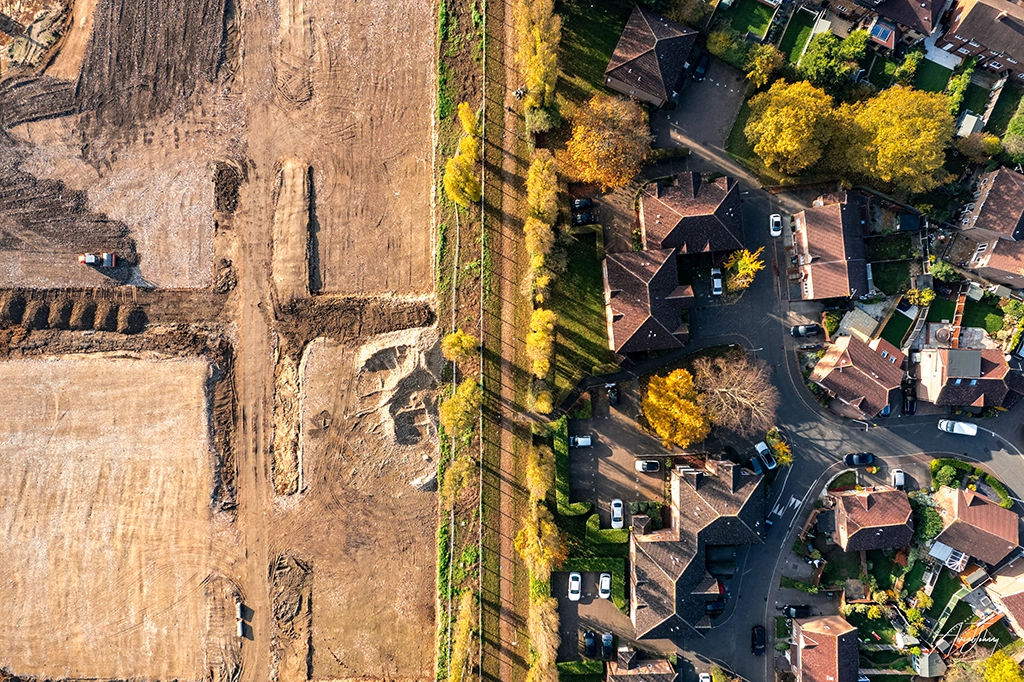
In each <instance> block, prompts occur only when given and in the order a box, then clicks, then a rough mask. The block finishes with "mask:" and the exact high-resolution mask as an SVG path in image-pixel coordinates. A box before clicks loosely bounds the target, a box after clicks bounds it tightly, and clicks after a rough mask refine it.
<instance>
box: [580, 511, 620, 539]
mask: <svg viewBox="0 0 1024 682" xmlns="http://www.w3.org/2000/svg"><path fill="white" fill-rule="evenodd" d="M627 542H629V529H628V528H601V517H600V516H598V515H597V513H594V514H593V515H591V517H590V518H588V519H587V544H588V545H621V544H624V543H627Z"/></svg>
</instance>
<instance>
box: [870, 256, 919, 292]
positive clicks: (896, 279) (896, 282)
mask: <svg viewBox="0 0 1024 682" xmlns="http://www.w3.org/2000/svg"><path fill="white" fill-rule="evenodd" d="M871 275H872V279H873V280H874V282H875V286H876V287H878V288H879V289H881V290H882V291H884V292H885V293H886V294H887V295H889V296H893V295H895V294H898V293H899V292H900V289H902V288H903V287H904V286H907V285H908V284H910V263H909V262H907V261H895V262H892V263H872V264H871Z"/></svg>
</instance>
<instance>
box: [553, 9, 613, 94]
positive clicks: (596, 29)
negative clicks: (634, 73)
mask: <svg viewBox="0 0 1024 682" xmlns="http://www.w3.org/2000/svg"><path fill="white" fill-rule="evenodd" d="M630 9H631V5H630V4H628V3H597V4H593V3H590V2H583V1H582V0H566V2H564V3H562V4H561V5H560V7H559V9H558V13H559V14H560V15H561V17H562V40H561V43H560V47H559V52H558V66H559V67H560V68H559V76H560V78H559V83H558V97H559V98H560V99H561V98H563V97H564V98H565V99H566V100H568V101H569V102H571V103H572V104H574V105H579V104H582V103H583V102H586V101H587V100H588V99H590V98H591V97H592V96H594V95H596V94H598V93H601V92H606V90H605V89H604V87H603V84H604V70H605V68H606V67H607V66H608V60H610V59H611V57H612V52H613V51H614V50H615V45H616V44H617V43H618V42H619V36H620V35H621V33H622V28H623V27H624V26H625V25H626V20H627V19H629V13H630ZM563 113H566V112H563Z"/></svg>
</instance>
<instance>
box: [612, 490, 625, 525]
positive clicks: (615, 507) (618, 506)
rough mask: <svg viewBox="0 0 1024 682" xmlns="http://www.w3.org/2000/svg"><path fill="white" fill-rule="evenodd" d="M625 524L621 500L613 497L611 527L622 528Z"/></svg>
mask: <svg viewBox="0 0 1024 682" xmlns="http://www.w3.org/2000/svg"><path fill="white" fill-rule="evenodd" d="M624 525H625V521H624V520H623V518H622V500H620V499H619V498H617V497H616V498H615V499H614V500H612V528H622V527H623V526H624Z"/></svg>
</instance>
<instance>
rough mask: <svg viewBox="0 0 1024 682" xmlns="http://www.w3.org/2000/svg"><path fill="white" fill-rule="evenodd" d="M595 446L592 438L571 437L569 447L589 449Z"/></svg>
mask: <svg viewBox="0 0 1024 682" xmlns="http://www.w3.org/2000/svg"><path fill="white" fill-rule="evenodd" d="M591 445H593V442H592V440H591V438H590V436H569V447H571V448H589V447H590V446H591Z"/></svg>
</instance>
